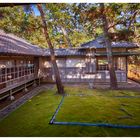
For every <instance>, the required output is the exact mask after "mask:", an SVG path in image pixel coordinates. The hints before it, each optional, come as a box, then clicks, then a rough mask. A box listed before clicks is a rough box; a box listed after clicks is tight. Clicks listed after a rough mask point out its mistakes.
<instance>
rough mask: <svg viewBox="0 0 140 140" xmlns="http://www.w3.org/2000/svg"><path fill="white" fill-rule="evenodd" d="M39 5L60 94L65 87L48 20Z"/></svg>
mask: <svg viewBox="0 0 140 140" xmlns="http://www.w3.org/2000/svg"><path fill="white" fill-rule="evenodd" d="M37 7H38V10H39V11H40V14H41V19H42V23H43V29H44V34H45V37H46V41H47V43H48V46H49V50H50V54H51V62H52V65H53V69H54V73H55V79H56V85H57V89H58V93H59V94H64V87H63V85H62V81H61V78H60V73H59V69H58V67H57V63H56V59H55V53H54V49H53V46H52V43H51V40H50V37H49V34H48V28H47V24H46V20H45V15H44V12H43V9H42V5H41V4H37Z"/></svg>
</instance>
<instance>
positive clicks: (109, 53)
mask: <svg viewBox="0 0 140 140" xmlns="http://www.w3.org/2000/svg"><path fill="white" fill-rule="evenodd" d="M100 6H101V13H102V17H101V18H102V22H103V31H104V37H105V46H106V52H107V59H108V68H109V73H110V87H111V88H112V89H116V88H117V78H116V74H115V69H114V63H113V55H112V47H111V40H110V38H109V33H108V21H107V18H106V14H105V8H104V4H103V3H102V4H100Z"/></svg>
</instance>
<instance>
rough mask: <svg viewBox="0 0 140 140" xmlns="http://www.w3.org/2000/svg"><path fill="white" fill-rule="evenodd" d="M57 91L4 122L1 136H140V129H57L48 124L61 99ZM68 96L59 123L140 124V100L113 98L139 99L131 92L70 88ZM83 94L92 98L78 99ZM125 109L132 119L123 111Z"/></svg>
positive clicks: (41, 96)
mask: <svg viewBox="0 0 140 140" xmlns="http://www.w3.org/2000/svg"><path fill="white" fill-rule="evenodd" d="M55 92H56V89H52V90H48V91H44V92H41V93H39V94H38V95H37V96H35V97H33V98H32V99H31V100H29V101H28V102H26V103H25V104H24V105H23V106H21V107H20V108H18V109H17V110H16V111H14V112H13V113H11V114H10V115H9V116H8V117H7V118H5V119H4V120H3V121H1V122H0V136H62V137H63V136H75V137H77V136H85V137H88V136H140V133H139V129H117V128H103V127H91V126H89V127H85V126H60V125H59V126H56V125H50V124H48V123H49V121H50V119H51V117H52V115H53V113H54V111H55V110H56V108H57V106H58V104H59V102H60V100H61V98H62V97H61V96H60V95H56V94H55ZM66 93H68V94H70V95H71V96H67V97H65V99H64V102H63V105H62V107H61V109H60V111H59V112H58V115H57V117H56V121H68V122H107V123H115V124H116V123H117V124H129V125H140V98H113V97H112V96H116V95H118V96H124V95H127V96H138V95H140V94H139V92H138V91H131V90H129V91H128V90H117V91H112V90H90V89H88V88H86V87H84V86H82V87H70V86H69V87H68V86H67V87H66ZM75 94H83V95H90V96H81V97H79V96H74V95H75ZM122 107H123V108H125V109H126V110H127V111H128V112H129V113H130V114H132V118H131V119H130V118H126V119H119V117H122V116H126V114H125V112H123V111H121V110H120V108H122Z"/></svg>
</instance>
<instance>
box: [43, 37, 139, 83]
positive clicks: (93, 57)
mask: <svg viewBox="0 0 140 140" xmlns="http://www.w3.org/2000/svg"><path fill="white" fill-rule="evenodd" d="M137 48H138V44H136V43H131V42H112V51H113V60H114V68H115V72H116V76H117V81H118V82H127V65H128V64H127V59H128V56H130V55H136V54H137V53H136V52H133V51H132V50H136V49H137ZM55 55H56V59H57V64H58V67H59V71H60V74H61V79H62V81H63V82H67V83H69V82H93V83H108V82H109V81H110V76H109V71H108V61H107V53H106V48H105V42H104V38H103V37H98V38H97V39H95V40H92V41H90V42H87V43H84V44H82V45H81V46H80V47H78V48H71V49H70V48H68V49H55ZM45 56H46V58H48V59H46V58H45V59H44V60H42V62H43V64H45V65H44V67H43V69H42V73H44V76H43V79H44V81H48V82H51V81H55V79H54V73H53V69H52V66H51V62H50V60H49V58H50V57H49V56H50V53H49V50H46V52H45ZM45 73H47V75H45Z"/></svg>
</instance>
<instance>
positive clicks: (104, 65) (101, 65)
mask: <svg viewBox="0 0 140 140" xmlns="http://www.w3.org/2000/svg"><path fill="white" fill-rule="evenodd" d="M98 70H108V61H107V59H100V60H98Z"/></svg>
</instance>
